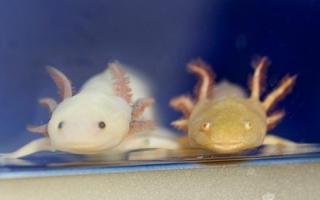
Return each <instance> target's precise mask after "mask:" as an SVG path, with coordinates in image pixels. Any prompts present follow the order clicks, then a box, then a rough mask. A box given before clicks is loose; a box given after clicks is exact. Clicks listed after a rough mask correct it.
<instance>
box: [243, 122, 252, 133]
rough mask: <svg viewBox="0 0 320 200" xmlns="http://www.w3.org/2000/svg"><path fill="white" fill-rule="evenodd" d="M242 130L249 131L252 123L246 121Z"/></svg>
mask: <svg viewBox="0 0 320 200" xmlns="http://www.w3.org/2000/svg"><path fill="white" fill-rule="evenodd" d="M244 128H245V129H246V131H250V130H251V129H252V123H251V122H250V121H246V122H245V123H244Z"/></svg>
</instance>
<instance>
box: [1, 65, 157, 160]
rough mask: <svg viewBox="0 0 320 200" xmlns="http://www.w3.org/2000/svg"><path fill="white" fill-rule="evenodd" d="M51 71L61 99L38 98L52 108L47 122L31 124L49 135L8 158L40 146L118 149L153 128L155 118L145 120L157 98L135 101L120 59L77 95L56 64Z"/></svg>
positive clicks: (75, 149)
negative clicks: (56, 67) (122, 144)
mask: <svg viewBox="0 0 320 200" xmlns="http://www.w3.org/2000/svg"><path fill="white" fill-rule="evenodd" d="M47 70H48V72H49V74H50V75H51V77H52V78H53V80H54V81H55V83H56V84H57V86H58V88H59V94H60V96H61V97H62V101H61V102H60V103H58V102H57V101H56V100H55V99H54V98H41V99H40V100H39V103H40V104H41V105H43V106H45V107H47V108H48V110H49V113H50V114H51V119H50V121H49V122H48V124H44V125H41V126H31V125H29V126H28V127H27V129H28V130H29V131H30V132H35V133H42V134H43V135H44V136H45V137H43V138H39V139H37V140H34V141H32V142H30V143H29V144H27V145H25V146H24V147H22V148H20V149H18V150H17V151H15V152H13V153H11V154H8V155H7V157H10V158H17V157H22V156H26V155H29V154H31V153H34V152H38V151H42V150H52V151H54V150H60V151H65V152H70V153H77V154H93V153H99V152H103V151H105V150H108V149H112V148H115V147H117V146H118V145H119V144H120V143H121V142H122V141H123V140H124V139H125V138H126V137H127V136H128V135H131V134H133V133H136V132H140V131H143V130H153V129H154V122H153V121H152V120H149V119H143V118H141V114H142V113H143V112H144V110H145V108H147V107H149V106H150V105H151V104H153V103H154V99H152V98H147V97H146V98H139V99H137V100H136V101H135V102H133V101H132V93H131V88H130V87H129V81H130V80H129V77H127V76H126V74H125V71H124V70H123V68H122V67H121V65H120V63H119V62H117V61H115V62H113V63H109V68H108V69H106V70H105V71H104V72H103V73H100V74H98V75H96V76H94V77H92V78H90V79H89V80H88V81H87V82H86V83H85V84H84V85H83V87H82V89H81V90H80V91H79V93H77V94H75V95H73V94H72V93H73V92H72V86H71V83H70V81H69V80H68V78H67V77H66V76H65V75H64V74H63V73H62V72H60V71H59V70H57V69H55V68H53V67H47Z"/></svg>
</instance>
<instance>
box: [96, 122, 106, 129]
mask: <svg viewBox="0 0 320 200" xmlns="http://www.w3.org/2000/svg"><path fill="white" fill-rule="evenodd" d="M98 126H99V128H101V129H103V128H104V127H106V124H105V123H104V122H99V123H98Z"/></svg>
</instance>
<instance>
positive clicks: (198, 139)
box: [170, 57, 297, 153]
mask: <svg viewBox="0 0 320 200" xmlns="http://www.w3.org/2000/svg"><path fill="white" fill-rule="evenodd" d="M269 64H270V61H269V60H268V58H267V57H262V58H259V59H257V60H254V61H253V62H252V65H253V67H254V68H255V72H254V75H253V77H251V78H250V79H249V87H250V89H251V96H250V97H246V94H245V92H244V90H242V89H241V88H240V87H239V86H236V85H234V84H231V83H229V82H227V81H223V82H221V83H220V84H218V85H217V86H215V87H214V78H215V75H214V73H213V71H212V70H211V67H209V66H208V65H207V64H206V63H204V62H203V61H202V60H200V59H198V60H195V61H192V62H190V63H189V64H188V67H187V68H188V70H189V72H191V73H195V74H197V75H198V76H199V83H198V85H197V86H196V87H195V94H196V99H195V100H194V99H193V98H192V97H191V96H190V95H182V96H179V97H176V98H174V99H172V100H171V102H170V105H171V106H172V107H173V108H174V109H176V110H179V111H181V112H182V113H183V114H184V117H183V118H182V119H179V120H176V121H173V122H172V125H173V126H174V127H176V128H177V129H180V130H185V131H187V132H188V140H189V143H190V145H191V147H194V148H205V149H209V150H212V151H214V152H217V153H236V152H241V151H242V150H246V149H254V148H256V147H259V146H260V145H262V144H266V143H278V144H279V143H281V142H283V143H290V142H289V141H288V140H285V139H282V138H279V137H276V136H274V135H266V133H267V131H268V130H270V129H271V128H273V127H274V126H275V125H276V124H277V123H278V122H279V121H280V120H281V119H282V118H283V116H284V114H285V113H284V111H276V112H272V113H271V114H269V113H270V111H271V109H272V108H273V107H274V105H275V104H276V103H277V102H278V101H280V100H281V99H282V98H284V97H285V96H286V95H287V94H288V93H289V92H290V91H291V90H292V87H293V85H294V82H295V80H296V78H297V75H294V76H291V77H290V76H288V75H287V76H285V77H284V78H283V79H282V80H281V81H280V84H279V86H278V87H276V88H275V89H274V90H273V91H272V92H271V93H270V94H268V95H267V96H266V98H265V99H264V100H263V101H260V96H261V93H262V90H263V83H264V81H265V77H266V68H267V67H268V65H269Z"/></svg>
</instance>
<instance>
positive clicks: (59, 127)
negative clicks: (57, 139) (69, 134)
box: [58, 121, 64, 129]
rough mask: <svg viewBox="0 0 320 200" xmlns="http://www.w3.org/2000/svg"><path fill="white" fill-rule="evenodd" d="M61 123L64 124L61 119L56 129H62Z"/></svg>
mask: <svg viewBox="0 0 320 200" xmlns="http://www.w3.org/2000/svg"><path fill="white" fill-rule="evenodd" d="M63 125H64V122H63V121H61V122H60V123H59V125H58V129H62V128H63Z"/></svg>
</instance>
